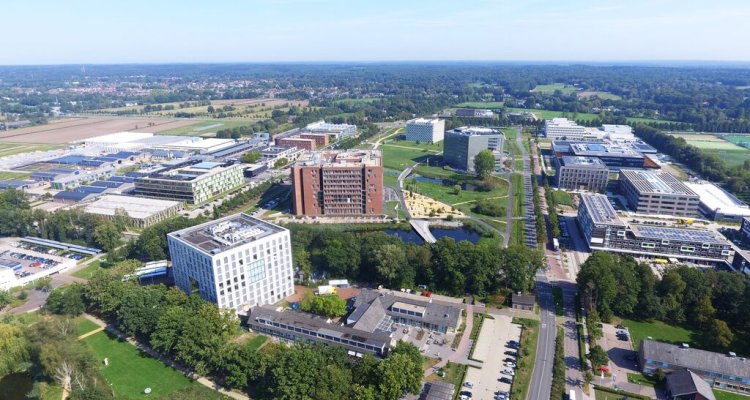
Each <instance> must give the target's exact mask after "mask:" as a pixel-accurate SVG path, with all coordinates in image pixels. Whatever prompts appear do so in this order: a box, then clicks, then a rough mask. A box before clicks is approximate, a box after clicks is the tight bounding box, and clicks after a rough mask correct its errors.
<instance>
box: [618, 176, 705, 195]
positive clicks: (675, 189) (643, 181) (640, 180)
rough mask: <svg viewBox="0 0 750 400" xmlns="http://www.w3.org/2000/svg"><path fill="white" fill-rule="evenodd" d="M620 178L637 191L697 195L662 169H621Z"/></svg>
mask: <svg viewBox="0 0 750 400" xmlns="http://www.w3.org/2000/svg"><path fill="white" fill-rule="evenodd" d="M620 179H625V180H627V181H629V182H630V183H631V184H632V185H633V186H634V187H635V189H636V190H637V191H638V192H639V193H649V194H674V195H681V196H697V194H696V193H695V192H694V191H692V190H691V189H690V188H689V187H687V186H686V185H685V184H684V183H682V182H681V181H680V180H679V179H677V178H675V177H674V175H672V174H670V173H668V172H664V171H646V170H636V169H623V170H621V171H620Z"/></svg>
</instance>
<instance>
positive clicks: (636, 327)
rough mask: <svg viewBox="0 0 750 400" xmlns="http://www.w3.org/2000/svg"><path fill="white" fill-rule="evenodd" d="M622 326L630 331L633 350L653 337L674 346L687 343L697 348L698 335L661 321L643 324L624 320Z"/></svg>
mask: <svg viewBox="0 0 750 400" xmlns="http://www.w3.org/2000/svg"><path fill="white" fill-rule="evenodd" d="M622 324H623V325H624V326H625V327H627V328H628V330H629V331H630V336H631V340H632V341H633V348H636V349H637V348H639V346H640V343H641V340H643V339H645V338H647V337H649V336H651V338H653V339H654V340H659V341H662V342H669V343H674V344H680V343H687V344H689V345H690V346H691V347H695V344H696V342H697V339H698V334H697V333H695V332H693V331H691V330H689V329H685V328H682V327H679V326H672V325H669V324H665V323H664V322H661V321H653V322H641V321H633V320H628V319H623V320H622Z"/></svg>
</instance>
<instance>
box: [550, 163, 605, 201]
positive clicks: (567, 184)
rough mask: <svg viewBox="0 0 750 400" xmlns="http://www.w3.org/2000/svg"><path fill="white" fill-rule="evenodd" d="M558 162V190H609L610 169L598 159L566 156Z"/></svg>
mask: <svg viewBox="0 0 750 400" xmlns="http://www.w3.org/2000/svg"><path fill="white" fill-rule="evenodd" d="M557 160H558V162H557V174H556V176H555V179H556V180H557V187H558V188H560V189H569V190H590V191H593V192H603V191H604V189H606V188H607V182H609V169H608V168H607V166H606V165H604V163H603V162H602V161H601V160H599V159H598V158H592V157H575V156H564V157H561V158H560V159H557Z"/></svg>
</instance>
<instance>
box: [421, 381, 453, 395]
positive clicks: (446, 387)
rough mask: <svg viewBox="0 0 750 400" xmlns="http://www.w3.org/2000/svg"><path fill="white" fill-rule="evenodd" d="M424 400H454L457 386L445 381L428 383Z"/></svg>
mask: <svg viewBox="0 0 750 400" xmlns="http://www.w3.org/2000/svg"><path fill="white" fill-rule="evenodd" d="M425 386H426V390H425V395H424V398H423V400H453V393H455V391H456V385H454V384H452V383H448V382H443V381H435V382H428V383H426V384H425Z"/></svg>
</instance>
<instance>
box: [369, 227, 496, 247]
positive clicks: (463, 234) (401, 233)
mask: <svg viewBox="0 0 750 400" xmlns="http://www.w3.org/2000/svg"><path fill="white" fill-rule="evenodd" d="M430 231H431V232H432V235H433V236H435V239H440V238H444V237H449V238H453V240H455V241H456V242H460V241H462V240H468V241H469V242H471V243H474V244H476V243H477V242H478V241H479V239H481V238H482V235H480V234H478V233H476V232H474V231H469V230H466V229H444V228H430ZM383 232H385V233H387V234H389V235H392V236H396V237H397V238H399V239H401V241H403V242H406V243H416V244H422V243H424V240H422V237H421V236H419V234H418V233H417V232H416V231H415V230H413V229H412V230H409V231H405V230H397V229H386V230H384V231H383Z"/></svg>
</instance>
